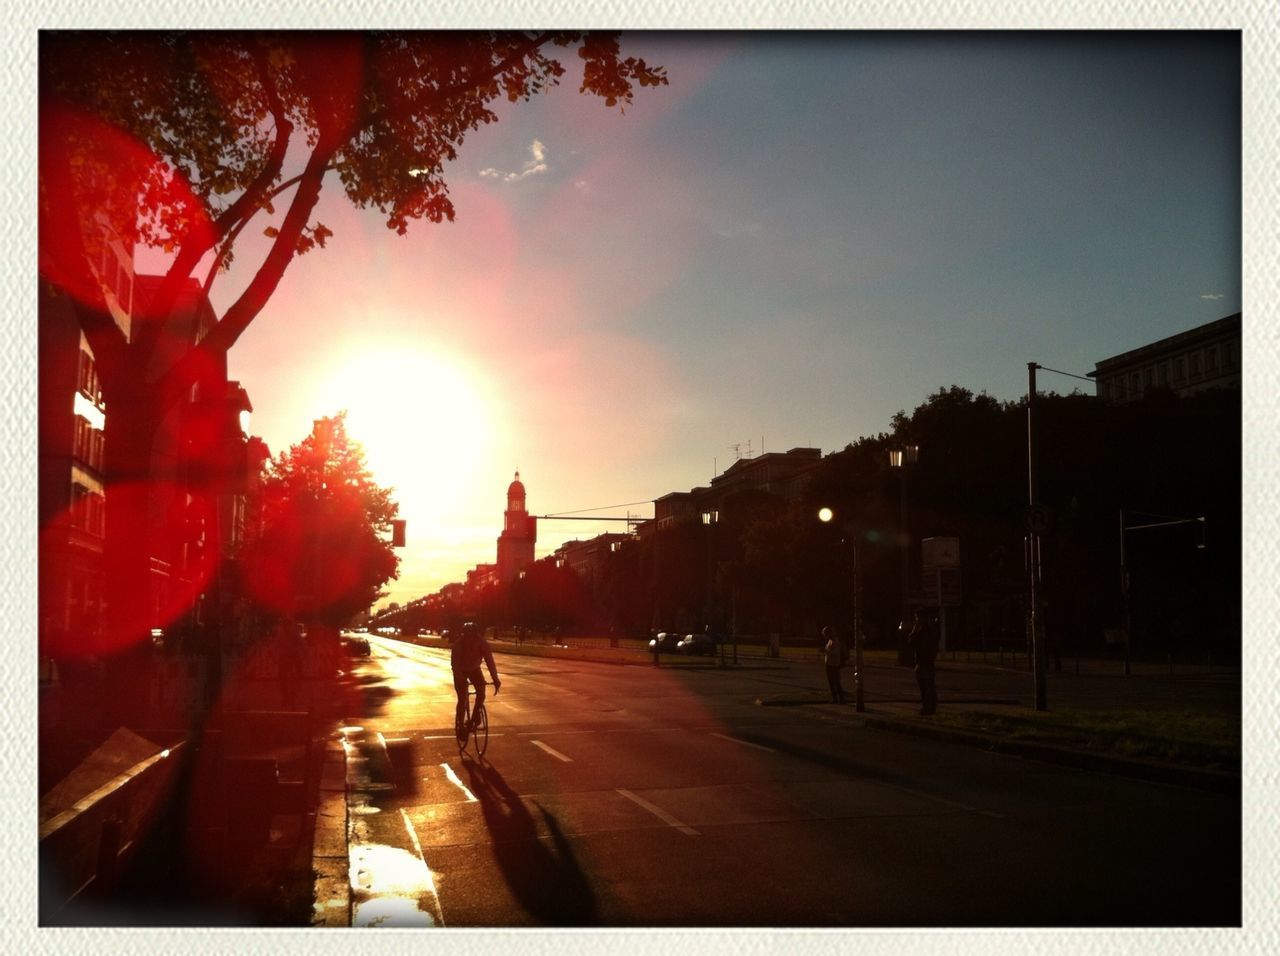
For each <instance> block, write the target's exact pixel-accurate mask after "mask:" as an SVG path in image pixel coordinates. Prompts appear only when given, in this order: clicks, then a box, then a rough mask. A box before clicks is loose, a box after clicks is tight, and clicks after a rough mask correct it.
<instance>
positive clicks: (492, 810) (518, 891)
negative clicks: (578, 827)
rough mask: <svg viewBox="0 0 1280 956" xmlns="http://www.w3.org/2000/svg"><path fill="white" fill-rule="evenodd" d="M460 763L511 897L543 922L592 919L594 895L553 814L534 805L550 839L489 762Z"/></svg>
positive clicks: (579, 923)
mask: <svg viewBox="0 0 1280 956" xmlns="http://www.w3.org/2000/svg"><path fill="white" fill-rule="evenodd" d="M463 766H465V767H466V768H467V774H468V775H469V776H470V778H471V792H472V793H474V794H475V796H476V799H477V800H478V801H479V802H480V809H481V811H482V812H483V813H484V819H485V823H486V824H487V825H488V827H489V832H490V833H491V834H492V836H493V852H494V856H495V857H496V858H497V861H498V868H499V869H500V870H501V871H502V875H503V877H504V878H505V879H506V881H507V885H508V886H509V887H511V892H512V893H513V894H514V895H515V897H516V899H517V900H519V901H520V902H521V903H522V904H523V905H524V907H525V909H526V910H527V911H528V912H529V914H530V915H532V916H533V917H535V918H536V919H537V920H539V921H540V922H541V923H543V924H544V925H548V926H589V925H592V924H594V923H595V921H596V901H595V896H594V894H593V893H592V892H591V887H590V886H589V885H588V883H587V879H586V875H585V874H584V873H583V872H582V869H581V868H580V867H579V866H578V861H577V859H576V858H575V857H574V854H573V849H572V848H571V847H570V846H569V841H568V840H566V839H565V837H564V834H563V833H562V832H561V830H560V825H559V823H558V822H557V820H556V818H555V816H554V815H552V814H551V813H548V812H547V810H546V808H544V807H542V806H538V811H539V812H540V813H541V814H542V820H543V823H544V824H545V825H546V829H547V831H548V836H549V840H548V839H543V838H540V837H539V835H538V823H537V821H536V820H535V819H534V817H533V814H531V813H530V812H529V809H528V807H526V806H525V805H524V801H522V800H521V799H520V795H519V794H518V793H516V792H515V791H514V790H512V789H511V787H510V786H508V785H507V782H506V781H505V780H504V779H503V778H502V774H500V773H499V772H498V771H497V769H496V768H495V767H494V766H493V765H492V764H489V763H484V762H477V761H474V760H466V761H464V762H463ZM535 805H536V804H535Z"/></svg>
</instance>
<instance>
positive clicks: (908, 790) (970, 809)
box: [872, 780, 1004, 820]
mask: <svg viewBox="0 0 1280 956" xmlns="http://www.w3.org/2000/svg"><path fill="white" fill-rule="evenodd" d="M872 783H873V785H874V786H877V787H888V788H889V789H890V790H901V791H902V792H903V793H909V794H911V795H912V796H913V797H924V798H925V799H926V800H932V801H933V802H934V803H941V804H942V805H943V806H948V807H956V808H958V809H960V810H964V811H966V812H968V813H977V814H980V815H982V816H984V817H995V818H996V819H997V820H1003V819H1004V814H1003V813H996V812H995V811H994V810H980V809H979V808H978V807H971V806H969V804H967V803H960V802H958V801H956V800H948V799H946V798H945V797H935V796H934V795H933V794H931V793H925V792H924V791H923V790H916V789H914V788H913V787H904V786H902V785H901V784H896V783H886V782H885V781H883V780H875V781H872Z"/></svg>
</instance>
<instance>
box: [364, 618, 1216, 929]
mask: <svg viewBox="0 0 1280 956" xmlns="http://www.w3.org/2000/svg"><path fill="white" fill-rule="evenodd" d="M370 643H371V645H372V647H373V656H372V657H371V659H369V660H368V661H367V662H363V663H362V664H361V665H360V666H359V668H358V669H357V672H356V674H355V677H356V680H357V682H358V684H359V686H360V687H361V690H362V694H361V697H362V699H363V704H362V706H361V707H360V711H361V712H360V713H353V714H350V715H348V719H347V722H346V723H347V725H348V726H347V728H346V730H345V731H344V733H345V738H346V742H347V749H348V784H349V789H348V810H349V825H348V837H349V841H350V858H351V863H352V878H353V883H354V884H355V885H356V887H357V890H356V892H355V894H354V900H353V902H354V905H353V923H355V924H356V925H388V926H449V927H464V926H468V927H474V926H495V927H498V926H501V927H505V926H586V925H600V926H777V927H799V926H852V927H857V926H904V927H929V926H991V927H1004V926H1019V927H1025V926H1071V927H1079V926H1168V927H1174V926H1230V925H1238V924H1239V922H1240V918H1241V890H1240V864H1241V853H1240V839H1241V829H1240V828H1241V814H1240V801H1239V798H1238V797H1228V796H1220V795H1216V794H1211V793H1205V792H1200V791H1195V790H1190V789H1183V788H1178V787H1173V786H1168V785H1163V784H1154V783H1146V782H1143V781H1138V780H1131V779H1124V778H1119V777H1112V776H1107V775H1102V774H1094V773H1089V772H1083V771H1077V770H1071V769H1065V768H1062V767H1057V766H1052V765H1047V764H1040V763H1036V762H1034V761H1026V760H1019V759H1016V758H1011V757H1006V756H1000V755H995V754H989V753H986V752H983V751H979V750H974V749H971V748H967V747H958V746H954V745H948V744H944V743H938V742H934V741H930V740H924V739H919V738H914V737H907V736H902V735H899V734H885V733H881V732H877V731H875V730H872V729H868V728H864V727H860V726H856V725H854V724H851V723H849V722H845V721H843V720H841V719H840V717H839V716H831V715H830V714H828V713H823V712H822V711H821V710H819V709H818V708H815V707H812V706H806V705H800V704H798V705H796V706H789V707H788V706H772V707H760V706H756V704H755V703H754V702H755V700H756V699H757V698H760V697H762V696H772V697H773V698H774V699H775V700H776V699H785V698H786V697H787V695H788V693H789V692H791V691H794V692H796V695H797V698H803V697H804V694H803V693H801V692H808V691H811V690H813V689H814V688H815V687H821V686H822V684H821V681H822V677H821V673H820V670H819V668H818V667H817V666H816V665H812V664H795V663H792V664H788V663H783V662H776V663H770V664H769V665H767V666H763V665H762V666H759V667H756V668H754V669H752V670H750V671H746V672H739V671H724V670H720V669H719V668H715V667H703V666H697V667H688V668H680V667H662V668H660V669H653V668H649V667H635V666H630V667H624V666H611V665H608V664H595V663H589V662H581V661H574V662H568V661H559V660H551V659H546V658H535V657H520V656H515V655H501V654H500V655H499V657H498V666H499V668H500V675H501V677H502V680H503V689H502V692H501V694H500V695H499V696H497V697H496V698H494V697H493V696H492V689H490V701H489V715H490V722H491V734H490V740H489V750H488V753H487V755H486V758H485V760H484V761H483V762H477V761H475V760H473V759H470V758H462V757H460V756H459V754H458V749H457V746H456V742H455V740H454V737H453V730H452V724H453V708H454V692H453V687H452V679H451V676H450V673H449V664H448V654H447V652H445V651H441V650H434V649H428V648H422V647H417V646H414V645H410V644H405V643H401V642H399V641H395V640H390V639H383V638H378V637H372V636H371V639H370Z"/></svg>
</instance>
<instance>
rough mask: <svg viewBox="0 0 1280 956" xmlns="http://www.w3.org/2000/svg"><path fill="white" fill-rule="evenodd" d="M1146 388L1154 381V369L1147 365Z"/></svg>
mask: <svg viewBox="0 0 1280 956" xmlns="http://www.w3.org/2000/svg"><path fill="white" fill-rule="evenodd" d="M1146 374H1147V388H1150V387H1151V386H1152V385H1154V384H1155V383H1156V370H1155V368H1153V367H1152V366H1147V373H1146Z"/></svg>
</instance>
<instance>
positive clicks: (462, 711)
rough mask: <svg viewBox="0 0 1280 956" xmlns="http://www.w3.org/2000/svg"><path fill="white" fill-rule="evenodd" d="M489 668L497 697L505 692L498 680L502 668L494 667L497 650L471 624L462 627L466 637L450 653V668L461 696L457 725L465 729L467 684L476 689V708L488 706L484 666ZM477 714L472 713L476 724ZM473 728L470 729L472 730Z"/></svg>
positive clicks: (458, 641) (459, 697)
mask: <svg viewBox="0 0 1280 956" xmlns="http://www.w3.org/2000/svg"><path fill="white" fill-rule="evenodd" d="M482 663H483V664H486V665H488V667H489V677H490V678H491V679H492V680H493V693H494V694H495V695H496V694H497V693H498V691H499V690H501V689H502V681H500V680H498V668H497V666H496V665H495V664H494V663H493V650H492V649H491V648H490V647H489V642H488V641H486V640H485V639H484V635H483V634H481V633H480V628H479V627H477V626H476V625H475V624H473V623H471V622H467V623H466V624H463V625H462V633H461V634H459V635H458V637H457V639H456V640H454V642H453V649H452V650H451V651H450V652H449V664H450V666H451V667H452V668H453V689H454V690H455V691H457V693H458V713H457V717H456V719H455V720H454V725H455V726H457V727H461V726H462V718H463V717H464V716H466V713H467V682H468V681H470V682H471V683H472V684H473V685H474V686H475V689H476V707H477V708H478V707H479V706H480V705H481V704H483V703H484V672H483V671H482V670H481V669H480V665H481V664H482ZM474 720H475V711H474V710H473V711H472V721H473V723H474ZM470 729H473V728H468V730H470Z"/></svg>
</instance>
